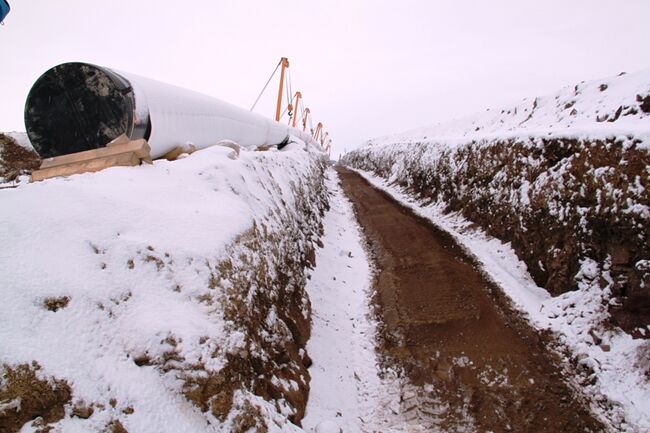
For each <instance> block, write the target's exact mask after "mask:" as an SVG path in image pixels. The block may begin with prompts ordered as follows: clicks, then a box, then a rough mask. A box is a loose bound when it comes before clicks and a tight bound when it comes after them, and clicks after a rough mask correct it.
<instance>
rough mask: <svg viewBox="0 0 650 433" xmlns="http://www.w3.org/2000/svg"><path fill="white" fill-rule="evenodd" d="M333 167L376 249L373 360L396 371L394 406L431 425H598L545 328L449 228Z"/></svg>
mask: <svg viewBox="0 0 650 433" xmlns="http://www.w3.org/2000/svg"><path fill="white" fill-rule="evenodd" d="M338 172H339V175H340V177H341V181H342V184H343V188H344V190H345V192H346V194H347V195H348V197H349V198H350V200H351V201H352V202H353V204H354V208H355V212H356V214H357V217H358V219H359V222H360V224H361V226H362V227H363V228H364V231H365V234H366V236H367V238H368V240H369V242H370V243H371V247H372V248H371V249H372V251H373V253H374V254H375V261H376V266H377V268H378V272H377V276H376V281H375V288H376V293H377V299H376V302H377V305H378V307H379V308H378V310H379V311H380V313H379V314H380V319H381V321H382V322H383V325H382V327H381V328H382V329H381V331H380V334H381V335H380V337H381V340H382V341H381V342H380V347H381V350H382V356H383V361H382V362H383V363H384V367H386V368H393V369H397V370H398V371H400V372H403V376H404V378H405V379H404V384H403V386H402V388H403V389H402V391H401V393H402V394H401V395H402V397H401V403H400V408H399V410H398V411H397V412H398V413H396V414H395V416H397V417H402V418H403V419H404V420H405V422H406V421H407V420H408V421H409V423H410V424H411V425H418V424H419V425H420V426H421V427H423V428H426V429H430V430H431V431H435V430H437V429H441V430H442V431H454V432H456V431H480V432H488V431H492V432H553V433H555V432H599V431H603V430H604V428H603V426H602V425H601V424H600V423H599V421H597V420H596V419H595V418H594V417H593V416H592V415H591V414H590V412H589V410H588V409H587V408H586V405H585V403H584V402H582V401H581V399H580V398H578V397H576V396H575V394H574V392H572V390H571V389H570V388H569V386H567V385H566V384H565V383H564V381H563V379H562V370H561V369H560V368H559V367H558V360H557V359H556V357H555V355H553V354H552V353H551V352H550V351H548V350H547V349H546V344H545V339H544V337H542V336H540V335H538V334H537V333H536V332H535V331H534V330H533V329H532V328H531V327H530V326H529V325H528V324H527V323H526V322H525V321H523V320H522V319H521V318H520V317H519V316H518V315H517V314H516V313H515V312H514V311H513V310H512V309H511V308H510V307H509V305H508V302H507V301H506V300H505V298H504V297H503V295H502V294H501V292H500V291H499V290H498V289H497V288H496V287H495V286H494V285H493V284H492V283H490V282H489V281H487V280H486V279H485V278H484V277H483V275H482V274H481V273H480V272H479V271H477V269H476V267H475V265H474V264H473V263H472V260H471V259H469V258H468V257H467V256H466V254H464V253H463V251H462V250H461V249H460V248H459V247H458V246H457V244H456V243H455V242H454V241H453V239H452V238H451V237H450V236H449V235H448V234H446V233H445V232H442V231H441V230H439V229H437V228H435V227H434V226H433V225H432V224H430V223H428V222H426V221H425V220H423V219H421V218H419V217H417V216H415V215H413V214H412V212H411V211H409V210H407V209H405V208H403V207H402V206H400V205H398V204H397V203H396V202H394V201H393V200H392V199H391V198H389V197H388V196H387V195H386V194H385V193H383V192H381V191H378V190H376V189H374V188H372V187H371V186H370V185H369V184H368V183H367V182H366V181H365V180H364V179H363V178H362V177H361V176H359V175H357V174H356V173H354V172H351V171H349V170H347V169H345V168H338Z"/></svg>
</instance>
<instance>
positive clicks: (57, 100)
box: [25, 63, 322, 158]
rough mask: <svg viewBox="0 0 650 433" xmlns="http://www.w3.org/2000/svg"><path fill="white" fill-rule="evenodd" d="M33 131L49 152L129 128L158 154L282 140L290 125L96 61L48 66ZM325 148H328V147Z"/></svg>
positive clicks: (37, 91)
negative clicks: (221, 144)
mask: <svg viewBox="0 0 650 433" xmlns="http://www.w3.org/2000/svg"><path fill="white" fill-rule="evenodd" d="M25 126H26V129H27V134H28V135H29V138H30V140H31V142H32V144H33V145H34V148H35V149H36V150H37V151H38V152H39V154H40V155H41V157H43V158H46V157H52V156H59V155H64V154H68V153H74V152H80V151H84V150H90V149H96V148H99V147H104V146H105V145H106V144H107V143H108V142H110V141H111V140H113V139H114V138H116V137H118V136H120V135H121V134H126V135H127V136H128V137H129V138H131V139H133V140H135V139H139V138H145V139H147V141H148V142H149V146H150V147H151V156H152V157H153V158H158V157H161V156H163V155H165V154H166V153H167V152H170V151H171V150H174V149H175V148H176V147H178V146H182V145H185V144H187V143H192V144H194V145H195V146H196V147H197V148H203V147H206V146H211V145H214V144H215V143H217V142H218V141H219V140H224V139H228V140H233V141H235V142H237V143H239V144H240V145H242V146H244V147H257V146H262V145H282V144H284V143H286V142H287V141H288V139H289V135H290V134H293V135H296V136H298V137H299V138H301V139H302V140H303V141H306V142H308V143H309V144H311V145H315V146H317V147H318V148H319V149H320V146H318V145H317V143H316V142H315V141H314V140H313V139H312V138H311V137H310V136H309V134H305V133H303V132H302V131H299V130H297V129H295V128H290V127H289V126H288V125H283V124H281V123H278V122H275V121H274V120H271V119H268V118H266V117H264V116H261V115H259V114H257V113H252V112H250V111H248V110H245V109H243V108H240V107H237V106H235V105H232V104H229V103H227V102H223V101H220V100H218V99H216V98H212V97H209V96H206V95H203V94H200V93H197V92H193V91H191V90H187V89H182V88H180V87H176V86H172V85H169V84H165V83H161V82H158V81H154V80H151V79H148V78H144V77H140V76H138V75H133V74H129V73H125V72H117V71H114V70H111V69H109V68H105V67H101V66H96V65H91V64H88V63H64V64H61V65H58V66H55V67H54V68H52V69H50V70H48V71H47V72H45V73H44V74H43V75H42V76H41V77H40V78H39V79H38V80H37V81H36V83H35V84H34V86H33V87H32V89H31V91H30V92H29V96H28V97H27V103H26V104H25ZM321 150H322V149H321Z"/></svg>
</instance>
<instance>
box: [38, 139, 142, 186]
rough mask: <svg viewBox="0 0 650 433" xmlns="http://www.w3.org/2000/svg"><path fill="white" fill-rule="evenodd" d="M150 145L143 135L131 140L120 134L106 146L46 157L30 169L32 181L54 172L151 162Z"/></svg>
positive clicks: (70, 171)
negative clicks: (141, 137)
mask: <svg viewBox="0 0 650 433" xmlns="http://www.w3.org/2000/svg"><path fill="white" fill-rule="evenodd" d="M150 151H151V148H150V147H149V143H147V140H145V139H139V140H134V141H131V140H129V139H128V138H127V136H126V135H121V136H119V137H118V138H116V139H115V140H113V141H111V142H110V143H108V144H107V145H106V147H101V148H99V149H93V150H85V151H83V152H76V153H70V154H67V155H61V156H55V157H53V158H45V159H44V160H43V162H42V163H41V167H40V169H38V170H36V171H34V172H33V173H32V182H37V181H39V180H43V179H49V178H52V177H57V176H70V175H72V174H80V173H89V172H95V171H99V170H103V169H105V168H108V167H117V166H122V167H132V166H135V165H140V164H141V163H142V162H145V163H151V156H150Z"/></svg>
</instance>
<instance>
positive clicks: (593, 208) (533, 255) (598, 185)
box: [342, 71, 650, 431]
mask: <svg viewBox="0 0 650 433" xmlns="http://www.w3.org/2000/svg"><path fill="white" fill-rule="evenodd" d="M649 149H650V71H646V72H643V73H638V74H625V75H620V76H617V77H613V78H609V79H603V80H597V81H593V82H588V83H580V84H578V85H576V86H571V87H567V88H565V89H562V90H561V91H559V92H558V93H556V94H553V95H549V96H546V97H542V98H534V99H530V100H524V101H523V102H522V103H520V104H519V105H516V106H513V107H507V108H505V109H502V110H488V111H487V112H486V113H481V114H477V115H474V116H470V117H467V118H463V119H459V120H456V121H452V122H448V123H444V124H439V125H435V126H433V127H429V128H422V129H419V130H414V131H409V132H406V133H403V134H398V135H394V136H389V137H383V138H379V139H375V140H371V141H370V142H369V143H368V145H367V146H365V147H363V148H360V149H358V150H355V151H353V152H350V153H349V154H347V155H346V156H345V157H344V158H343V160H342V162H343V163H345V164H346V165H349V166H351V167H353V168H356V169H358V170H361V171H362V172H364V173H365V175H366V176H367V177H368V178H369V179H371V181H372V182H374V183H375V184H377V185H380V186H382V187H384V188H387V189H388V190H389V191H390V192H391V194H393V195H394V196H395V197H396V198H398V199H399V200H400V201H402V202H404V203H408V204H409V205H410V206H412V207H414V208H415V209H416V210H417V211H418V212H420V213H421V214H423V215H424V216H426V217H428V218H430V219H431V220H432V221H433V222H434V223H436V224H438V225H439V226H441V227H443V228H444V229H446V230H448V231H450V232H451V233H452V234H455V235H456V237H457V239H459V241H460V242H461V243H462V244H464V245H465V246H466V247H467V248H468V249H469V250H470V251H471V252H472V253H473V254H475V255H477V256H478V258H479V259H480V260H481V261H482V263H483V264H484V267H485V270H486V272H487V273H488V274H489V275H491V276H492V277H493V278H494V279H495V280H496V281H497V282H499V283H500V285H501V286H502V287H503V288H504V291H505V292H506V293H507V294H508V295H509V296H510V297H511V298H512V299H513V301H514V303H515V304H516V305H517V306H518V307H519V308H520V309H521V310H522V311H524V312H526V313H527V314H528V316H529V317H530V318H531V321H532V322H533V323H534V324H535V325H536V326H538V327H539V328H543V329H550V330H552V331H554V332H555V334H556V335H557V336H558V339H559V340H560V341H561V342H562V343H563V344H564V346H565V348H566V349H567V355H568V359H569V360H570V361H571V362H572V363H573V364H574V365H575V366H577V367H578V369H580V370H582V371H583V375H582V377H581V381H582V385H583V387H584V388H586V389H587V390H588V391H589V392H590V393H591V394H592V395H593V396H594V406H597V409H598V411H599V412H600V413H602V414H603V416H606V417H608V418H609V419H610V421H611V422H613V423H614V424H615V425H617V426H619V427H621V428H622V429H624V430H625V429H629V431H637V429H641V430H643V429H647V428H650V418H649V416H648V414H649V413H650V407H649V406H648V404H649V402H650V393H649V391H648V390H649V389H650V386H649V384H648V381H647V376H648V374H649V373H648V365H649V364H648V357H649V356H650V345H649V344H648V341H647V340H646V338H647V337H648V336H650V328H649V327H648V326H649V325H650V323H649V319H650V239H649V237H648V227H649V226H650V221H649V220H650V150H649ZM477 227H478V230H477ZM486 235H487V236H486ZM492 237H494V238H497V239H499V240H500V241H502V242H505V243H507V244H503V243H501V242H499V241H498V240H494V238H492ZM520 260H521V261H520ZM599 396H606V397H607V399H608V400H609V401H604V400H602V401H600V402H598V399H599ZM610 403H614V406H613V407H611V406H610Z"/></svg>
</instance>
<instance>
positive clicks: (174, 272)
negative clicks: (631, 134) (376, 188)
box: [0, 144, 327, 433]
mask: <svg viewBox="0 0 650 433" xmlns="http://www.w3.org/2000/svg"><path fill="white" fill-rule="evenodd" d="M324 170H325V159H324V157H323V156H322V155H321V154H320V153H312V152H310V151H305V150H303V147H302V146H298V145H297V144H291V145H289V146H288V147H287V148H285V150H283V151H268V152H249V151H242V152H241V155H240V156H239V157H238V156H237V154H236V153H235V152H234V151H233V150H232V149H229V148H226V147H220V146H215V147H212V148H209V149H205V150H202V151H199V152H196V153H194V154H192V155H191V156H189V157H187V158H184V159H181V160H178V161H175V162H167V161H158V162H156V163H155V164H154V165H151V166H146V165H145V166H140V167H135V168H111V169H107V170H104V171H102V172H99V173H95V174H85V175H77V176H72V177H69V178H65V179H52V180H48V181H44V182H40V183H34V184H26V185H25V184H23V185H19V186H18V187H17V188H12V189H6V190H0V239H1V242H0V243H1V245H2V249H0V283H1V284H0V291H1V293H2V300H3V301H2V303H1V304H0V367H1V369H2V371H3V375H2V376H3V379H2V382H1V383H0V430H2V431H14V430H15V429H20V428H21V426H22V430H21V431H25V432H27V431H35V430H36V429H38V428H41V427H43V426H45V425H48V424H49V425H51V426H54V427H55V429H58V430H57V431H59V430H60V431H65V432H88V431H113V432H124V431H132V432H138V433H141V432H156V433H160V432H174V433H175V432H198V431H203V432H205V431H224V432H226V431H227V432H244V431H249V430H250V429H251V428H252V429H254V430H255V431H259V432H266V431H280V430H282V431H294V430H298V428H297V427H295V426H294V425H293V424H292V423H291V422H290V421H296V422H297V421H299V420H300V419H301V417H302V415H303V411H304V408H305V404H306V399H307V393H308V382H309V374H308V372H307V368H306V366H305V364H306V363H307V357H306V356H305V351H304V347H305V344H306V342H307V340H308V338H309V333H310V325H309V324H310V314H311V313H310V311H311V307H310V303H309V300H308V297H307V296H306V293H305V290H304V286H305V281H306V276H305V268H306V267H308V266H311V265H313V260H314V258H313V257H314V242H316V240H317V239H318V237H319V235H320V231H321V225H320V220H321V216H322V213H323V212H324V210H325V208H326V207H327V194H326V190H325V186H324V183H323V173H324ZM34 419H35V420H34Z"/></svg>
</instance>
